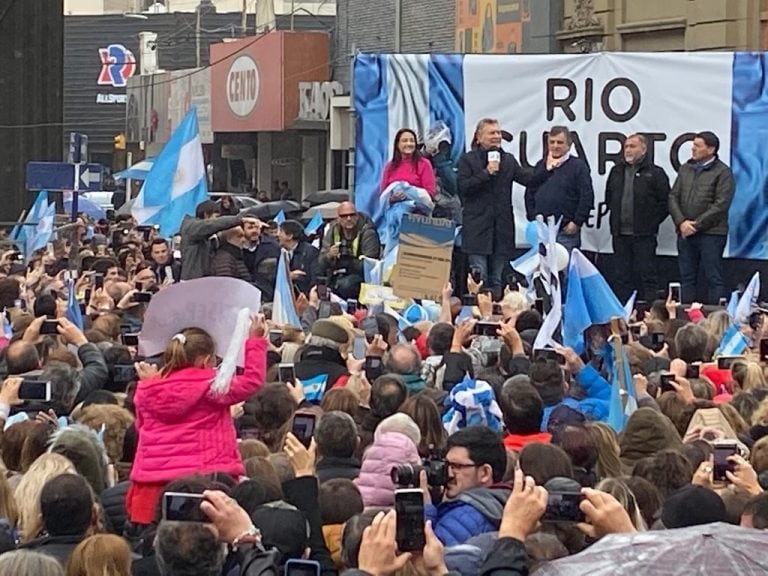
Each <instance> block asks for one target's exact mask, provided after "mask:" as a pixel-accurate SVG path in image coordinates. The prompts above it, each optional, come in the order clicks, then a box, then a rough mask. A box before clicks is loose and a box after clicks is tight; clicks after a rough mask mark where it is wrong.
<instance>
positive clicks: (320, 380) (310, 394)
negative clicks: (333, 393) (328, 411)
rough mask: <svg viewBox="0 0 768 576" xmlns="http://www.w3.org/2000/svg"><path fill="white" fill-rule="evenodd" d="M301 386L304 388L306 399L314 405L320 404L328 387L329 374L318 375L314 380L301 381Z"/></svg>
mask: <svg viewBox="0 0 768 576" xmlns="http://www.w3.org/2000/svg"><path fill="white" fill-rule="evenodd" d="M300 382H301V386H302V388H304V399H305V400H306V401H307V402H312V403H313V404H319V403H320V401H321V400H322V399H323V395H324V394H325V389H326V388H327V387H328V374H318V375H317V376H313V377H312V378H307V379H306V380H301V381H300Z"/></svg>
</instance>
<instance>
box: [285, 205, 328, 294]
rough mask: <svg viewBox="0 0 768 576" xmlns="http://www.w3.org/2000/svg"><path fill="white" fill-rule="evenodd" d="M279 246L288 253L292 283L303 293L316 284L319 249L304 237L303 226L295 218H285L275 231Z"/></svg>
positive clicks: (306, 292) (307, 292)
mask: <svg viewBox="0 0 768 576" xmlns="http://www.w3.org/2000/svg"><path fill="white" fill-rule="evenodd" d="M277 241H278V242H279V243H280V248H281V249H282V251H283V252H284V253H286V254H287V255H288V262H290V271H291V272H290V274H291V280H292V281H293V285H294V286H296V288H298V289H299V291H300V292H302V293H303V294H307V295H309V291H310V290H311V289H312V287H313V286H314V285H315V284H317V268H318V258H319V256H320V251H319V250H318V249H317V248H315V247H314V246H312V245H311V244H310V243H309V242H307V241H306V239H305V238H304V227H303V226H302V225H301V224H300V223H299V222H297V221H296V220H286V221H285V222H283V223H282V224H280V228H278V231H277Z"/></svg>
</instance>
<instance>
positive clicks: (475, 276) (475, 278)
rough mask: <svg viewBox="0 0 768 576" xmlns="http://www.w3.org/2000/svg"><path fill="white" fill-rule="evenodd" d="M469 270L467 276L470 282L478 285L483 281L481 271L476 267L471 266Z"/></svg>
mask: <svg viewBox="0 0 768 576" xmlns="http://www.w3.org/2000/svg"><path fill="white" fill-rule="evenodd" d="M469 270H470V272H469V275H470V276H471V277H472V282H474V283H475V284H480V282H482V281H483V271H482V270H481V269H480V268H478V267H477V266H472V267H471V268H470V269H469Z"/></svg>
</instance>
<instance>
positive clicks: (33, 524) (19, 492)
mask: <svg viewBox="0 0 768 576" xmlns="http://www.w3.org/2000/svg"><path fill="white" fill-rule="evenodd" d="M61 474H77V470H75V466H74V464H72V462H70V461H69V460H68V459H67V458H65V457H64V456H62V455H61V454H43V455H42V456H40V458H38V459H37V460H35V461H34V462H33V463H32V466H30V467H29V470H28V471H27V473H26V474H24V476H23V477H22V479H21V482H19V485H18V486H17V487H16V491H15V492H14V494H13V496H14V499H15V500H16V506H17V507H18V509H19V522H18V525H17V528H18V531H19V537H20V539H21V542H22V543H26V542H29V541H31V540H34V539H35V538H37V537H38V536H39V535H40V533H41V532H42V530H43V519H42V513H41V511H40V493H41V492H42V491H43V486H44V485H45V483H46V482H48V480H50V479H51V478H55V477H56V476H59V475H61Z"/></svg>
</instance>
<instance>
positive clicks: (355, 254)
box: [319, 202, 381, 299]
mask: <svg viewBox="0 0 768 576" xmlns="http://www.w3.org/2000/svg"><path fill="white" fill-rule="evenodd" d="M337 215H338V217H337V218H336V221H335V222H334V223H333V224H332V225H331V226H330V227H329V229H328V231H327V232H326V233H325V237H324V238H323V247H322V249H321V251H320V261H319V270H320V276H326V277H328V284H329V286H330V287H331V290H333V292H334V293H336V295H337V296H339V297H341V298H344V299H356V298H357V296H358V294H359V293H360V284H361V283H362V281H363V261H362V260H361V259H360V258H361V257H363V256H366V257H368V258H379V257H380V253H381V242H380V240H379V235H378V233H377V232H376V228H375V227H374V225H373V222H372V221H371V219H370V218H369V217H368V216H366V215H364V214H359V213H358V212H357V210H356V209H355V205H354V204H353V203H352V202H342V203H341V204H339V208H338V212H337Z"/></svg>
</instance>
